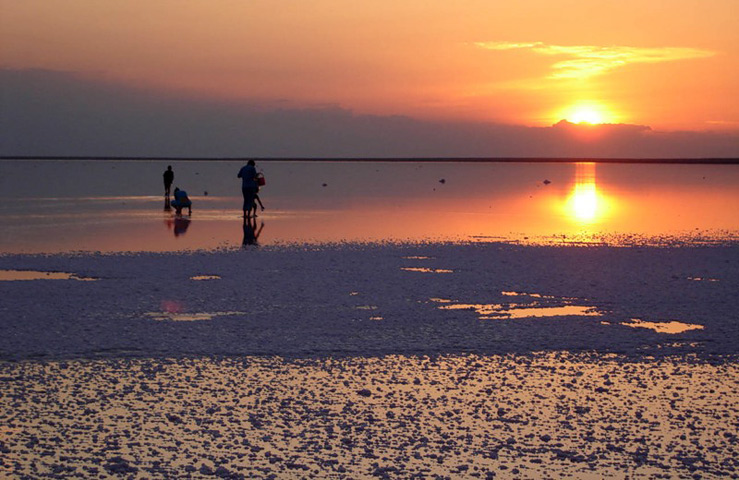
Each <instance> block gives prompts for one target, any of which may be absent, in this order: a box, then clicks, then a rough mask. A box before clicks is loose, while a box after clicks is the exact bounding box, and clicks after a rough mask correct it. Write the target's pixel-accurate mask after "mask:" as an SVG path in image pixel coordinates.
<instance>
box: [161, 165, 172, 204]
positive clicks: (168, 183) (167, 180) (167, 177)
mask: <svg viewBox="0 0 739 480" xmlns="http://www.w3.org/2000/svg"><path fill="white" fill-rule="evenodd" d="M162 177H164V196H165V197H167V198H169V189H170V188H172V182H174V172H173V171H172V165H168V166H167V169H166V170H165V171H164V174H163V175H162Z"/></svg>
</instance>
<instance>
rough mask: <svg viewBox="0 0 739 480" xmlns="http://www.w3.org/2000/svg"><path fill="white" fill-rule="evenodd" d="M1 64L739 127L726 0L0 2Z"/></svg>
mask: <svg viewBox="0 0 739 480" xmlns="http://www.w3.org/2000/svg"><path fill="white" fill-rule="evenodd" d="M0 6H1V11H0V43H1V44H2V46H1V47H0V67H2V68H11V69H28V68H40V69H50V70H59V71H65V72H74V73H77V74H80V75H83V76H89V77H98V78H104V79H106V80H108V81H114V82H121V83H125V84H130V85H135V86H138V87H147V88H149V87H153V88H157V89H163V90H168V91H176V92H187V93H188V94H191V95H197V96H200V97H206V98H210V97H212V98H218V99H224V100H243V101H249V102H254V103H258V104H261V103H264V104H265V105H267V106H270V105H271V106H289V107H311V106H320V105H337V106H340V107H343V108H347V109H351V110H353V111H354V112H357V113H374V114H382V115H394V114H397V115H409V116H413V117H417V118H424V119H439V120H475V121H479V120H483V121H492V122H499V123H511V124H522V125H551V124H553V123H556V122H557V121H559V120H561V119H568V120H570V121H572V122H575V123H578V122H590V123H633V124H640V125H650V126H652V127H654V128H659V129H691V130H705V129H726V128H728V129H739V100H737V99H739V82H737V79H738V78H739V21H738V20H737V19H739V1H737V0H704V1H697V0H671V1H669V2H644V1H642V0H639V1H635V0H621V1H618V2H606V1H593V0H585V1H573V0H558V1H556V2H555V1H550V0H520V1H515V2H514V1H509V2H502V1H490V0H463V1H460V2H449V1H448V0H444V1H430V0H401V1H398V0H373V1H354V0H313V1H311V0H304V1H294V0H290V1H288V0H269V1H263V0H250V1H244V0H156V1H139V0H134V1H122V2H117V1H114V2H107V1H100V0H64V1H49V0H23V1H17V0H0Z"/></svg>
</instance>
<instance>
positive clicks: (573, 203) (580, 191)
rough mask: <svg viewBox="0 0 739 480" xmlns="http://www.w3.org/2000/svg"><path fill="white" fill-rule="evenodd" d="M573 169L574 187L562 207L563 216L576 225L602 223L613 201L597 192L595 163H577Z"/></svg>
mask: <svg viewBox="0 0 739 480" xmlns="http://www.w3.org/2000/svg"><path fill="white" fill-rule="evenodd" d="M575 168H576V170H575V185H574V187H573V188H572V191H571V193H570V195H569V196H568V197H567V200H566V201H565V203H564V207H563V208H564V212H565V215H566V216H567V217H568V218H570V219H571V220H572V221H574V222H577V223H584V224H594V223H599V222H602V221H604V220H605V219H606V217H607V216H608V213H609V211H610V210H611V209H612V206H613V199H612V198H610V197H607V196H606V195H604V194H603V192H601V191H599V190H598V187H597V184H596V182H595V163H578V164H577V165H576V166H575Z"/></svg>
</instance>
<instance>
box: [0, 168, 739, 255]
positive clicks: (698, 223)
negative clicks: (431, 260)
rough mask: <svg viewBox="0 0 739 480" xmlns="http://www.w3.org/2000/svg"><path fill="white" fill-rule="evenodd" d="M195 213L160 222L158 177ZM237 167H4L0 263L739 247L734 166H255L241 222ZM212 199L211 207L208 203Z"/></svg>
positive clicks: (738, 172)
mask: <svg viewBox="0 0 739 480" xmlns="http://www.w3.org/2000/svg"><path fill="white" fill-rule="evenodd" d="M167 164H172V165H173V168H174V171H175V184H174V185H175V186H179V187H180V188H182V189H185V190H187V191H188V193H189V194H190V196H191V198H192V199H193V204H194V205H193V207H194V208H193V214H192V216H190V217H187V216H185V217H176V216H175V215H174V214H173V212H172V211H166V210H165V209H164V197H163V187H162V185H161V174H162V172H163V171H164V169H165V168H166V166H167ZM240 166H241V163H240V162H234V161H170V162H166V161H110V160H106V161H100V160H98V161H93V160H84V161H82V160H80V161H51V160H50V161H32V160H22V161H20V160H3V161H0V172H2V175H0V227H2V228H1V229H0V252H5V253H58V252H69V251H103V252H125V251H181V250H194V249H216V248H222V247H226V248H231V247H239V246H242V245H244V244H253V243H257V244H262V245H270V244H283V243H303V242H309V243H315V242H342V241H353V242H366V241H372V242H374V241H386V240H390V241H411V242H418V241H429V240H430V241H454V242H457V241H462V242H467V241H500V240H502V241H517V242H529V243H548V244H552V243H556V244H571V243H579V242H586V243H607V244H622V243H629V242H642V241H647V242H649V241H654V240H655V239H657V240H658V241H659V240H665V239H668V240H679V241H685V242H688V243H702V242H706V241H709V242H715V241H723V240H727V239H729V240H735V239H736V238H737V233H738V232H739V210H737V209H736V208H734V207H733V206H735V205H739V188H737V187H738V186H739V167H737V166H736V165H672V164H669V165H668V164H664V165H638V164H594V163H564V164H546V163H454V162H448V163H445V162H442V163H423V162H398V163H390V162H302V163H301V162H288V161H269V162H261V163H260V165H259V167H260V168H261V169H263V170H264V173H265V175H266V177H267V185H266V186H265V187H263V189H262V191H261V192H260V196H261V197H262V199H263V201H264V203H265V206H266V210H265V211H264V212H262V213H260V216H259V217H258V219H257V220H256V222H254V223H253V224H252V223H246V224H245V223H244V222H243V221H242V218H241V211H240V208H241V198H240V183H239V180H238V179H237V178H236V172H237V171H238V169H239V167H240ZM206 192H207V194H206Z"/></svg>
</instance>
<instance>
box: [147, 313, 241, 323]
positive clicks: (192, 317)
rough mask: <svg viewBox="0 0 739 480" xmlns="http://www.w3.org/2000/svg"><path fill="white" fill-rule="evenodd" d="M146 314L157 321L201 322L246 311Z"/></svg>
mask: <svg viewBox="0 0 739 480" xmlns="http://www.w3.org/2000/svg"><path fill="white" fill-rule="evenodd" d="M144 315H146V316H147V317H149V318H151V319H153V320H157V321H171V322H200V321H204V320H213V319H214V318H216V317H226V316H229V315H245V313H244V312H198V313H184V312H147V313H145V314H144Z"/></svg>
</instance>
